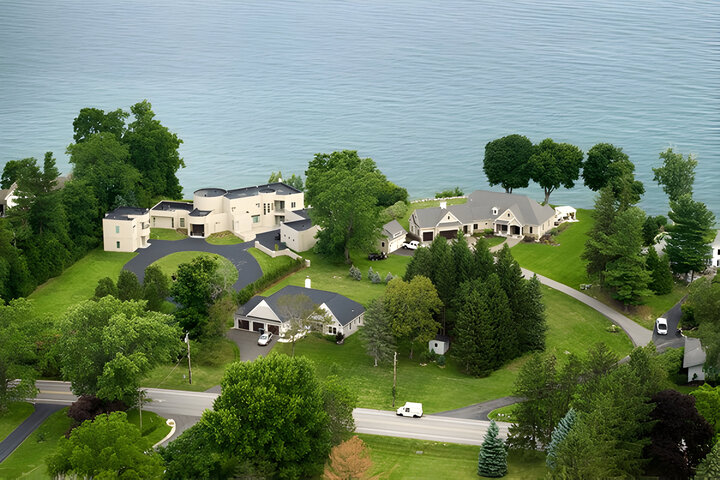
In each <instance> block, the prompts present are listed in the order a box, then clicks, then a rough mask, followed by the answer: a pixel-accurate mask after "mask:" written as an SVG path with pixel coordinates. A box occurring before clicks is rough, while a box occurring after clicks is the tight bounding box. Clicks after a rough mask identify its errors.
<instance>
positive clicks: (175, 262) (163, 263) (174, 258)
mask: <svg viewBox="0 0 720 480" xmlns="http://www.w3.org/2000/svg"><path fill="white" fill-rule="evenodd" d="M199 256H208V257H212V258H214V259H215V260H216V261H217V262H219V266H218V273H219V274H220V275H221V276H223V277H224V278H225V279H226V280H227V283H228V285H232V284H233V283H235V282H236V281H237V279H238V271H237V268H235V265H233V264H232V263H230V260H228V259H227V258H225V257H223V256H220V255H217V254H215V253H205V252H176V253H171V254H170V255H167V256H165V257H163V258H161V259H160V260H158V261H156V262H154V263H153V265H157V266H159V267H160V268H161V269H162V271H163V272H164V273H165V275H167V276H171V275H174V274H175V272H177V269H178V266H179V265H180V264H181V263H189V262H190V261H191V260H192V259H193V258H195V257H199Z"/></svg>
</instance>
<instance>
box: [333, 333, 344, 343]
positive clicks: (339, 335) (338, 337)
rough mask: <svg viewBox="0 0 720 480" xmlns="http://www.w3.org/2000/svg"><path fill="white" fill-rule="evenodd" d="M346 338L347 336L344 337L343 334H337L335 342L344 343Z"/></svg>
mask: <svg viewBox="0 0 720 480" xmlns="http://www.w3.org/2000/svg"><path fill="white" fill-rule="evenodd" d="M344 338H345V335H343V333H342V332H337V335H335V342H337V343H342V341H343V339H344Z"/></svg>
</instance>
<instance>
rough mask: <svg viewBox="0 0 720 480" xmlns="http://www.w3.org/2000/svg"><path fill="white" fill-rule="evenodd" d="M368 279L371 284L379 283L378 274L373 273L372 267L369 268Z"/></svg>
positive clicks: (380, 279)
mask: <svg viewBox="0 0 720 480" xmlns="http://www.w3.org/2000/svg"><path fill="white" fill-rule="evenodd" d="M368 278H369V279H370V281H371V282H372V283H381V282H382V278H380V274H379V273H377V272H375V271H373V269H372V267H370V272H368Z"/></svg>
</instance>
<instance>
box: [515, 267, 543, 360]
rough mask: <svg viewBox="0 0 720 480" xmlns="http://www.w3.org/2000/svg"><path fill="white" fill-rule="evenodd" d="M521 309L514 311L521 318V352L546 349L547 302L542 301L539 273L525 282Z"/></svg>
mask: <svg viewBox="0 0 720 480" xmlns="http://www.w3.org/2000/svg"><path fill="white" fill-rule="evenodd" d="M519 296H520V297H521V303H520V311H519V312H516V313H514V314H515V315H518V316H519V318H520V331H519V343H520V345H519V346H520V354H524V353H527V352H530V351H534V350H536V351H542V350H545V337H546V335H547V329H548V327H547V322H546V319H545V304H544V303H543V301H542V286H541V285H540V280H538V278H537V275H533V277H532V278H531V279H530V280H528V281H524V282H523V288H522V292H521V295H519Z"/></svg>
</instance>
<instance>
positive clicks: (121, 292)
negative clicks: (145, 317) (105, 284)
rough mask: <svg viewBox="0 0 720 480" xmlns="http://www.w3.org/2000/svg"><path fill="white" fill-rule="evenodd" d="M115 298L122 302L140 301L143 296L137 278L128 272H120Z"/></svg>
mask: <svg viewBox="0 0 720 480" xmlns="http://www.w3.org/2000/svg"><path fill="white" fill-rule="evenodd" d="M117 292H118V294H117V298H119V299H120V300H122V301H127V300H140V299H141V298H142V296H143V291H142V287H141V286H140V282H139V281H138V278H137V276H136V275H135V274H134V273H133V272H131V271H129V270H122V271H121V272H120V275H119V276H118V281H117Z"/></svg>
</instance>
